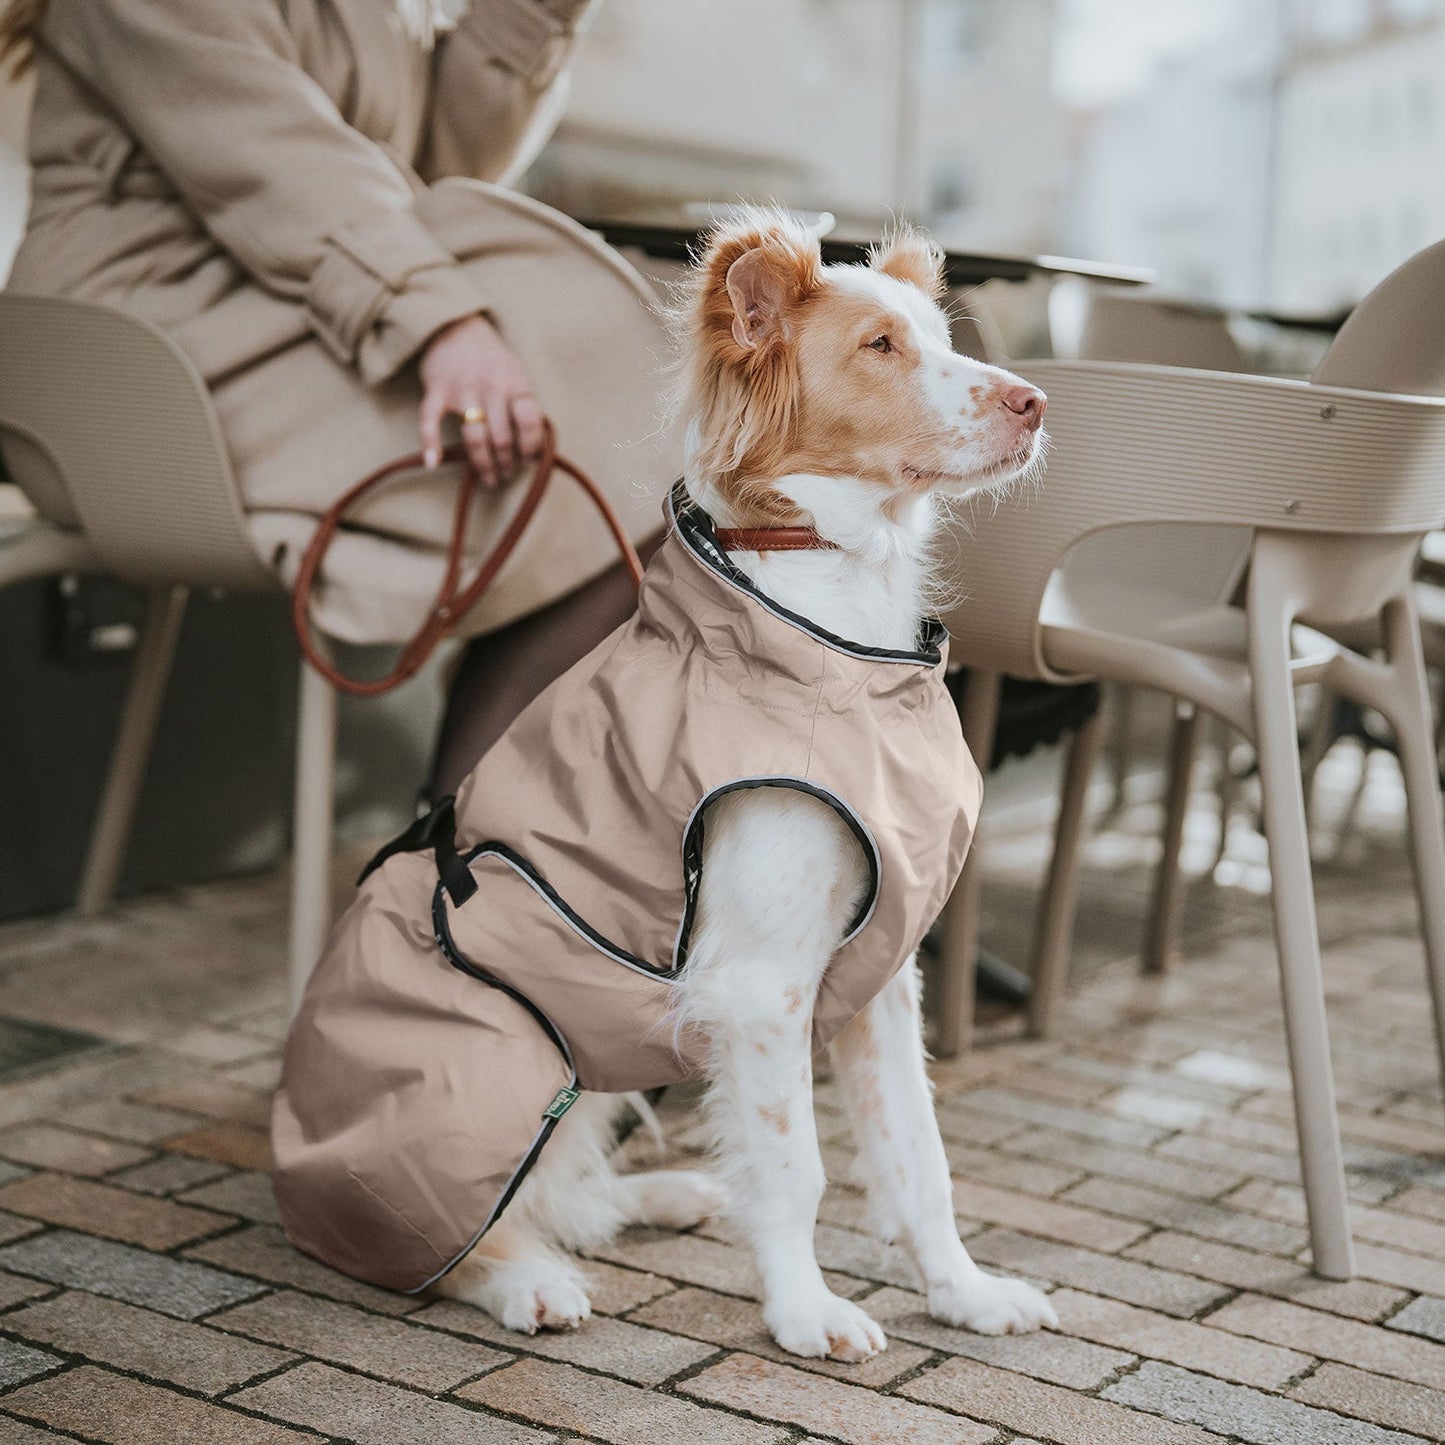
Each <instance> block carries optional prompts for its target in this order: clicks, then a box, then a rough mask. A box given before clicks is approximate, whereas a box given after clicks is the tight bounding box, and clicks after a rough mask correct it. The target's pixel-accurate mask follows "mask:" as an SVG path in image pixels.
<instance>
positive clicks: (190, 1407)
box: [5, 1365, 420, 1445]
mask: <svg viewBox="0 0 1445 1445" xmlns="http://www.w3.org/2000/svg"><path fill="white" fill-rule="evenodd" d="M413 1398H420V1397H413ZM5 1408H6V1409H7V1410H13V1411H14V1412H15V1413H16V1414H17V1415H24V1416H26V1417H27V1418H29V1419H32V1420H43V1421H44V1422H45V1423H46V1424H47V1425H52V1426H54V1427H55V1428H56V1429H57V1430H70V1431H73V1432H74V1433H75V1434H77V1435H83V1436H85V1438H86V1439H87V1440H103V1441H105V1442H107V1445H177V1442H184V1445H303V1442H305V1445H315V1441H316V1437H315V1436H314V1435H303V1434H302V1433H301V1432H299V1431H297V1430H289V1429H287V1428H286V1427H285V1426H282V1425H273V1424H272V1423H271V1422H270V1421H267V1420H255V1419H251V1418H250V1417H248V1416H246V1415H243V1414H241V1413H240V1412H239V1411H237V1410H230V1409H227V1408H226V1407H225V1406H224V1405H213V1404H209V1403H207V1402H205V1401H202V1400H196V1399H192V1398H191V1397H190V1396H189V1395H178V1394H176V1393H175V1392H174V1391H173V1390H165V1389H161V1388H159V1387H158V1386H155V1385H147V1384H145V1383H143V1382H142V1381H140V1380H132V1379H131V1378H129V1377H128V1376H126V1375H116V1374H112V1373H111V1372H110V1371H109V1370H98V1369H95V1368H94V1367H93V1366H90V1365H83V1366H81V1367H80V1368H79V1369H75V1370H67V1371H66V1372H65V1373H64V1374H63V1375H56V1376H55V1377H54V1378H52V1379H49V1380H41V1381H38V1382H37V1383H36V1384H33V1385H26V1386H25V1387H24V1388H23V1389H20V1390H17V1391H16V1392H15V1393H14V1394H13V1395H7V1396H6V1397H5Z"/></svg>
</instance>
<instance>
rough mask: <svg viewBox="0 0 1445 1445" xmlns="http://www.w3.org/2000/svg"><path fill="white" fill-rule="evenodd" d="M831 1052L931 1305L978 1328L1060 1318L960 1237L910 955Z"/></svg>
mask: <svg viewBox="0 0 1445 1445" xmlns="http://www.w3.org/2000/svg"><path fill="white" fill-rule="evenodd" d="M832 1056H833V1064H834V1068H835V1070H836V1072H837V1078H838V1083H839V1085H840V1086H841V1088H842V1091H843V1097H844V1100H845V1103H846V1106H847V1110H848V1117H849V1119H850V1121H851V1123H852V1126H853V1133H854V1135H855V1137H856V1138H857V1140H858V1145H859V1148H860V1151H861V1153H862V1156H863V1158H862V1162H863V1165H864V1171H863V1172H864V1174H865V1176H866V1179H867V1183H868V1191H869V1195H870V1199H871V1201H872V1203H873V1207H874V1213H875V1214H876V1215H877V1217H878V1220H879V1223H880V1224H881V1225H882V1226H883V1228H884V1231H885V1233H887V1234H888V1235H889V1236H890V1237H893V1236H895V1235H896V1236H897V1237H898V1238H900V1239H901V1240H902V1243H903V1245H904V1247H905V1248H906V1249H907V1250H908V1252H909V1254H910V1255H911V1256H912V1258H913V1262H914V1264H915V1265H917V1267H918V1272H919V1274H920V1275H922V1277H923V1283H924V1286H925V1287H926V1289H927V1291H928V1312H929V1313H930V1314H931V1315H932V1316H933V1317H934V1318H935V1319H938V1320H942V1321H944V1322H945V1323H947V1324H950V1325H959V1326H962V1327H963V1328H965V1329H970V1330H976V1331H978V1333H979V1334H984V1335H1003V1334H1015V1333H1022V1332H1023V1331H1026V1330H1036V1329H1038V1328H1039V1327H1040V1326H1041V1325H1057V1324H1058V1320H1057V1319H1056V1318H1055V1316H1054V1310H1053V1306H1052V1305H1051V1304H1050V1303H1049V1302H1048V1299H1047V1298H1046V1297H1045V1296H1044V1295H1043V1294H1041V1293H1040V1292H1039V1291H1038V1290H1036V1289H1035V1288H1034V1287H1033V1286H1032V1285H1029V1284H1025V1283H1024V1282H1023V1281H1022V1280H1017V1279H1002V1278H999V1277H998V1276H996V1275H990V1274H985V1273H984V1272H983V1271H982V1270H981V1269H979V1267H978V1266H977V1265H976V1264H975V1263H974V1262H973V1260H972V1259H971V1258H970V1257H969V1254H968V1251H967V1250H966V1249H965V1248H964V1247H963V1242H962V1241H961V1240H960V1239H959V1237H958V1226H957V1225H956V1224H955V1223H954V1218H953V1179H952V1177H951V1176H950V1174H949V1170H948V1157H947V1155H946V1154H945V1153H944V1150H943V1139H942V1138H941V1136H940V1135H939V1132H938V1119H937V1117H936V1115H935V1114H934V1111H933V1091H932V1087H931V1085H930V1084H929V1081H928V1073H927V1070H926V1069H925V1068H924V1053H923V1033H922V1027H921V1022H920V1018H919V1007H918V966H917V964H916V962H915V961H914V960H912V959H910V960H909V962H908V963H907V964H905V965H904V967H903V968H902V969H900V970H899V972H898V973H897V974H896V975H895V976H894V978H893V979H892V980H891V981H890V982H889V983H888V984H887V986H886V987H885V988H884V989H883V990H882V991H881V992H880V993H879V994H878V995H877V997H875V998H874V999H873V1001H872V1002H871V1003H870V1004H869V1005H868V1007H867V1008H866V1009H864V1010H863V1012H862V1013H860V1014H858V1015H856V1016H855V1017H854V1018H853V1019H852V1020H850V1022H849V1023H848V1024H847V1025H846V1026H845V1027H844V1028H843V1029H842V1030H841V1031H840V1032H839V1034H838V1037H837V1038H836V1039H835V1040H834V1041H833V1047H832Z"/></svg>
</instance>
